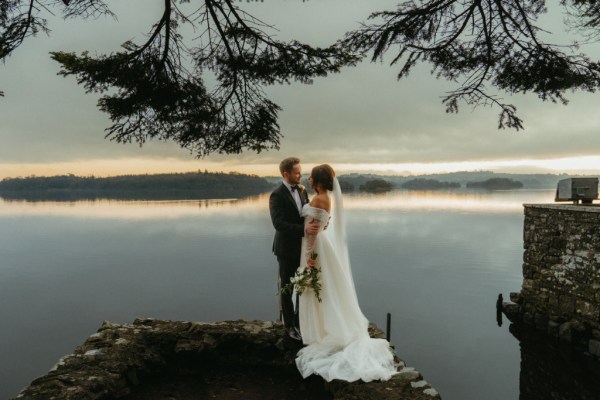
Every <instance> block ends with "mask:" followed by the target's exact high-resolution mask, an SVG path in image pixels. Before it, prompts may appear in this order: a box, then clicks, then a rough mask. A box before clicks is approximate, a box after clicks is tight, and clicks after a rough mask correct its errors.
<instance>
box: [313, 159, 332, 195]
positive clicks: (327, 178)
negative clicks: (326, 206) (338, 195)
mask: <svg viewBox="0 0 600 400" xmlns="http://www.w3.org/2000/svg"><path fill="white" fill-rule="evenodd" d="M310 177H311V178H312V184H313V186H314V187H317V185H321V187H322V188H323V189H326V190H333V178H334V177H335V172H334V171H333V168H331V166H329V165H328V164H321V165H317V166H316V167H314V168H313V169H312V171H311V172H310Z"/></svg>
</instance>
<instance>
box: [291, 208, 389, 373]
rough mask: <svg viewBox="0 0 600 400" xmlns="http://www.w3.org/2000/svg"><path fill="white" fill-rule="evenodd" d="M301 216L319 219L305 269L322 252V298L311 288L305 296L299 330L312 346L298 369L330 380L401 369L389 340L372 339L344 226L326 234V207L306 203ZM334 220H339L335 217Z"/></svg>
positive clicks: (305, 244)
mask: <svg viewBox="0 0 600 400" xmlns="http://www.w3.org/2000/svg"><path fill="white" fill-rule="evenodd" d="M302 214H303V216H304V217H305V221H306V223H310V222H311V221H312V220H318V221H319V222H320V226H321V231H320V233H319V234H318V235H314V236H308V237H306V238H304V239H303V241H302V255H301V264H300V268H305V267H306V265H307V264H306V260H307V258H308V257H309V256H310V254H311V253H313V252H314V253H317V267H318V268H320V269H321V292H320V296H321V299H322V301H321V302H319V301H318V300H317V298H316V296H315V294H314V292H312V291H306V292H304V293H303V294H302V296H300V304H299V307H300V330H301V332H302V339H303V342H304V344H306V345H307V346H306V347H304V348H303V349H302V350H300V351H299V352H298V355H297V358H296V365H297V367H298V370H299V371H300V373H301V374H302V376H303V377H305V378H306V377H308V376H309V375H312V374H318V375H320V376H322V377H323V378H324V379H325V380H327V381H331V380H333V379H341V380H345V381H348V382H353V381H356V380H359V379H360V380H363V381H365V382H370V381H372V380H378V379H379V380H387V379H389V378H390V377H391V376H392V375H393V374H395V373H396V367H395V365H394V356H393V353H392V351H391V349H390V346H389V343H388V342H387V341H386V340H384V339H372V338H370V337H369V333H368V324H369V323H368V320H367V319H366V318H365V316H364V315H363V314H362V311H361V310H360V306H359V304H358V299H357V296H356V290H355V288H354V281H353V278H352V273H351V270H350V266H349V262H348V260H347V250H346V249H345V247H344V246H345V238H344V237H341V238H340V235H339V234H337V233H339V232H340V229H331V227H329V228H328V229H327V231H325V232H322V229H323V226H324V225H325V224H326V223H327V222H328V221H329V214H328V213H327V212H326V211H325V210H322V209H320V208H315V207H311V206H309V205H305V206H304V208H303V210H302ZM331 223H332V224H335V223H339V222H338V221H335V219H332V221H331ZM337 228H342V229H343V226H342V227H337ZM330 230H331V231H332V232H331V233H332V235H330V234H329V233H330ZM330 236H332V237H330ZM336 236H337V237H336ZM336 239H337V240H336Z"/></svg>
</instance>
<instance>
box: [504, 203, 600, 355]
mask: <svg viewBox="0 0 600 400" xmlns="http://www.w3.org/2000/svg"><path fill="white" fill-rule="evenodd" d="M524 207H525V220H524V226H523V240H524V248H525V252H524V255H523V285H522V289H521V292H520V293H511V301H512V302H511V303H504V305H503V311H504V313H505V314H506V315H507V317H508V318H509V319H510V320H511V321H521V322H524V323H526V324H528V325H532V326H535V327H536V328H537V329H539V330H541V331H544V332H546V333H547V334H548V335H550V336H553V337H556V338H559V339H560V340H562V341H565V342H569V343H572V344H573V345H575V346H576V347H579V348H581V349H582V350H583V351H585V352H588V353H589V354H591V355H593V356H595V357H600V290H599V289H600V207H598V206H595V205H564V204H525V205H524Z"/></svg>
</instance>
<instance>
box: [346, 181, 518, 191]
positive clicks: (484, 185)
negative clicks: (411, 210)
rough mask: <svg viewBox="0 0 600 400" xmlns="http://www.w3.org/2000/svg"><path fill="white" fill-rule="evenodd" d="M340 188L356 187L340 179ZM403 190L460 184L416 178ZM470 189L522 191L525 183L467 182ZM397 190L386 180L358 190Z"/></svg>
mask: <svg viewBox="0 0 600 400" xmlns="http://www.w3.org/2000/svg"><path fill="white" fill-rule="evenodd" d="M339 181H340V186H341V189H342V191H344V192H352V191H354V189H355V186H354V185H353V184H352V182H351V180H349V179H347V178H343V177H340V179H339ZM399 186H400V188H402V189H407V190H451V189H460V188H461V184H460V183H459V182H442V181H439V180H437V179H427V178H416V179H411V180H409V181H406V182H403V183H402V184H400V185H399ZM465 187H466V188H468V189H486V190H510V189H521V188H522V187H523V183H522V182H519V181H517V180H514V179H510V178H490V179H486V180H484V181H477V182H467V183H466V185H465ZM394 188H395V185H394V184H393V183H392V182H389V181H387V180H385V179H370V180H366V181H364V182H363V183H361V184H360V185H359V188H358V190H359V191H361V192H368V193H384V192H389V191H391V190H393V189H394Z"/></svg>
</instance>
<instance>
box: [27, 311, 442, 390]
mask: <svg viewBox="0 0 600 400" xmlns="http://www.w3.org/2000/svg"><path fill="white" fill-rule="evenodd" d="M369 333H370V335H371V336H372V337H383V336H384V335H383V332H381V330H379V329H377V328H376V327H375V326H374V325H372V326H370V327H369ZM299 348H301V344H300V343H299V342H296V341H293V340H291V339H289V338H287V336H286V335H285V331H284V328H283V326H282V325H281V323H277V322H271V321H225V322H217V323H202V322H185V321H161V320H154V319H138V320H136V321H134V323H133V324H123V325H121V324H113V323H108V322H105V323H103V324H102V326H101V327H100V329H99V330H98V332H97V333H95V334H93V335H92V336H90V337H89V338H88V339H87V340H86V341H85V343H83V344H82V345H81V346H78V347H77V348H76V349H75V351H74V352H73V354H69V355H66V356H64V357H63V358H61V359H60V360H59V361H58V363H57V364H56V365H55V366H54V367H53V368H52V369H51V370H50V371H49V372H48V374H46V375H44V376H42V377H40V378H37V379H35V380H34V381H33V382H32V383H31V385H30V386H28V387H27V388H25V389H23V391H22V392H21V393H20V394H19V396H18V397H17V399H19V400H25V399H27V400H34V399H35V400H113V399H124V400H125V399H127V400H129V399H140V398H142V399H144V400H148V399H151V400H153V399H159V398H160V399H163V398H175V397H176V396H173V392H178V391H181V392H184V391H185V388H181V387H174V388H170V389H169V390H170V392H169V393H171V394H170V395H169V396H168V397H161V396H160V395H159V394H156V393H155V394H154V395H152V394H150V395H147V394H145V392H144V391H143V389H144V388H143V386H144V385H151V384H152V383H153V381H156V380H165V378H166V379H167V380H170V382H169V385H171V386H174V385H175V386H177V385H178V384H177V376H178V375H179V376H181V375H182V374H184V375H186V376H192V377H193V378H194V379H193V380H192V381H195V383H194V385H196V386H197V388H196V387H195V388H194V390H207V388H203V387H202V385H204V386H206V385H210V384H211V383H210V382H209V383H206V381H205V380H203V379H202V374H204V373H206V372H211V371H212V373H214V370H215V369H218V370H220V371H228V370H230V369H232V368H237V369H239V367H242V370H243V371H252V373H253V375H252V377H253V379H256V380H257V381H259V382H261V383H262V386H268V385H269V376H266V375H265V376H262V377H261V376H258V377H257V375H256V371H257V370H258V371H260V370H261V369H263V368H265V367H268V368H270V369H271V370H272V369H273V368H277V369H279V370H289V371H290V372H293V374H292V376H294V377H295V378H294V380H293V381H291V383H290V385H292V386H295V385H297V386H298V387H299V386H301V385H303V382H304V381H303V379H302V377H301V376H300V374H299V373H298V371H297V370H296V366H295V361H294V359H295V356H296V353H297V351H298V350H299ZM395 362H396V365H397V369H398V373H397V374H396V375H394V376H393V377H392V378H391V379H390V380H388V381H385V382H379V381H375V382H369V383H364V382H352V383H349V382H342V381H332V382H325V381H323V380H321V379H320V378H318V377H314V378H316V379H317V382H316V383H317V386H318V388H317V389H319V390H320V391H321V392H324V393H325V398H328V399H333V400H351V399H365V400H369V399H370V400H384V399H385V400H436V399H437V400H439V399H440V398H441V397H440V395H439V394H438V392H437V391H436V390H435V389H434V388H432V387H431V385H430V384H429V383H427V382H426V381H425V380H424V379H423V377H422V376H421V374H420V373H419V372H418V371H416V370H415V369H414V368H410V367H407V366H406V365H405V363H404V362H403V361H402V360H400V359H399V358H398V357H395ZM238 377H239V376H238ZM242 378H243V376H242ZM223 379H225V382H223ZM219 381H220V385H221V386H223V385H225V386H227V387H233V386H235V383H236V382H228V381H227V378H226V377H224V378H221V379H219ZM213 383H214V382H213ZM198 385H199V386H198ZM208 389H209V388H208ZM261 390H262V389H261V388H260V387H258V389H257V388H255V389H253V391H254V392H253V393H252V394H251V395H250V394H249V393H246V394H245V395H244V396H241V397H236V398H250V399H262V398H282V397H283V396H262V395H261V393H262V392H261ZM288 390H289V388H288ZM292 390H294V388H292ZM140 392H141V395H140ZM150 393H152V390H150ZM200 397H202V396H200ZM205 397H207V398H209V397H216V398H220V397H219V396H205ZM177 398H185V399H187V398H190V399H191V398H194V399H196V398H199V396H198V392H196V394H195V395H193V396H190V397H185V396H181V397H177ZM221 398H232V397H221ZM285 398H293V397H288V396H286V397H285ZM311 398H316V397H311Z"/></svg>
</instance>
